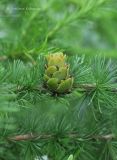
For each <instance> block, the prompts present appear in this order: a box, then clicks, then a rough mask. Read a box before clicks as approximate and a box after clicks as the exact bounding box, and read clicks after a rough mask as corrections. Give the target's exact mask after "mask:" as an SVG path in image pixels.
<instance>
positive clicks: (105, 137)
mask: <svg viewBox="0 0 117 160" xmlns="http://www.w3.org/2000/svg"><path fill="white" fill-rule="evenodd" d="M56 137H57V136H56V134H39V135H35V134H32V133H31V134H24V135H16V136H13V137H9V138H8V139H9V140H11V141H12V140H13V141H23V140H25V141H26V140H31V139H36V140H37V139H38V140H39V139H52V138H56ZM62 138H81V137H80V136H79V133H72V132H71V133H66V135H63V136H62ZM115 138H116V135H114V134H107V135H92V136H91V137H88V139H90V140H92V139H95V140H97V139H98V140H111V139H115ZM82 139H84V140H85V139H86V138H82Z"/></svg>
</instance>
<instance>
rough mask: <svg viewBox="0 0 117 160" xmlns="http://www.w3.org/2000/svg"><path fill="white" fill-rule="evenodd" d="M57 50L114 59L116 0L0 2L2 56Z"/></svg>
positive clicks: (29, 55) (116, 54) (30, 56)
mask: <svg viewBox="0 0 117 160" xmlns="http://www.w3.org/2000/svg"><path fill="white" fill-rule="evenodd" d="M58 50H62V51H64V52H65V53H67V54H86V55H88V56H94V54H102V55H105V56H107V57H110V56H111V57H113V58H117V51H116V50H117V0H58V1H57V0H10V1H9V0H1V1H0V56H1V57H2V58H3V56H8V57H9V58H13V59H14V58H21V59H29V60H31V61H33V60H34V58H35V57H37V56H38V55H39V54H46V53H48V52H55V51H58ZM2 58H0V59H2Z"/></svg>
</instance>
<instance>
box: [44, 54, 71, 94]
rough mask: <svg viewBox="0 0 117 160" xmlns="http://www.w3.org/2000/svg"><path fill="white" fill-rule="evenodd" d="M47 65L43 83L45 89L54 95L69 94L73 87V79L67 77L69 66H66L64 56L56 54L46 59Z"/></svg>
mask: <svg viewBox="0 0 117 160" xmlns="http://www.w3.org/2000/svg"><path fill="white" fill-rule="evenodd" d="M46 59H47V64H46V69H45V74H44V81H45V85H46V86H47V88H48V89H49V90H50V91H52V92H54V93H62V94H63V93H67V92H70V91H71V89H72V86H73V77H70V75H69V66H68V65H67V64H66V62H65V61H66V55H63V53H61V52H58V53H55V54H50V55H48V56H47V57H46Z"/></svg>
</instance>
